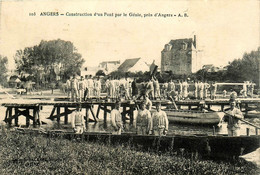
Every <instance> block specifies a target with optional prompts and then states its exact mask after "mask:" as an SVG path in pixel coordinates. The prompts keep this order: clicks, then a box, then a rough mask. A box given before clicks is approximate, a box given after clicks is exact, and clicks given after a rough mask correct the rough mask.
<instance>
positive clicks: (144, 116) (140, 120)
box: [136, 101, 152, 135]
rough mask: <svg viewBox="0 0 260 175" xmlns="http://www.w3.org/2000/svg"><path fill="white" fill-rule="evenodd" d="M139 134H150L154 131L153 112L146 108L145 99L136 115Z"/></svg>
mask: <svg viewBox="0 0 260 175" xmlns="http://www.w3.org/2000/svg"><path fill="white" fill-rule="evenodd" d="M136 127H137V134H139V135H148V134H149V133H150V132H151V131H152V118H151V113H150V111H148V110H147V109H146V108H145V102H144V101H143V102H142V103H141V105H140V109H139V110H138V114H137V117H136Z"/></svg>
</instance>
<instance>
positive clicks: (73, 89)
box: [71, 75, 79, 102]
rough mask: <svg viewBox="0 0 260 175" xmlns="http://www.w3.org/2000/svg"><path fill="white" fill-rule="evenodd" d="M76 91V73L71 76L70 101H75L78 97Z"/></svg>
mask: <svg viewBox="0 0 260 175" xmlns="http://www.w3.org/2000/svg"><path fill="white" fill-rule="evenodd" d="M78 91H79V82H78V80H77V78H76V75H74V76H73V79H72V80H71V101H74V102H75V101H77V99H78V96H79V95H78Z"/></svg>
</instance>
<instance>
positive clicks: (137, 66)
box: [117, 58, 150, 72]
mask: <svg viewBox="0 0 260 175" xmlns="http://www.w3.org/2000/svg"><path fill="white" fill-rule="evenodd" d="M117 70H118V71H119V72H139V71H142V72H145V71H149V70H150V67H149V65H148V64H147V63H146V62H144V61H143V60H142V59H141V58H132V59H126V60H125V61H124V62H123V63H122V64H121V65H120V66H119V67H118V68H117Z"/></svg>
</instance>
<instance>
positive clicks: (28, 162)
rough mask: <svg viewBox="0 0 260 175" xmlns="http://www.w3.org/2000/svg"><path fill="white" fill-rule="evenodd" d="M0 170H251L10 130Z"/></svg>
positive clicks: (0, 141) (0, 144)
mask: <svg viewBox="0 0 260 175" xmlns="http://www.w3.org/2000/svg"><path fill="white" fill-rule="evenodd" d="M0 149H1V152H0V156H1V159H0V174H3V175H4V174H254V173H255V171H256V167H255V166H254V165H252V164H251V163H247V162H245V161H238V162H234V163H232V164H231V163H230V162H214V161H211V160H207V161H206V160H199V159H195V160H194V159H190V158H185V157H183V156H178V155H170V154H156V153H154V152H139V151H136V150H134V149H133V148H130V147H127V146H120V145H117V146H112V145H104V144H102V143H86V142H79V141H69V140H64V139H59V138H45V137H43V136H37V135H35V136H33V135H22V134H15V133H13V134H10V133H8V134H7V135H6V136H2V137H1V138H0Z"/></svg>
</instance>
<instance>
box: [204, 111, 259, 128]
mask: <svg viewBox="0 0 260 175" xmlns="http://www.w3.org/2000/svg"><path fill="white" fill-rule="evenodd" d="M205 109H207V108H205ZM207 110H209V111H212V112H217V111H214V110H212V109H207ZM222 112H223V113H224V114H226V115H228V116H232V117H235V116H233V115H231V114H229V113H227V112H225V111H222ZM235 118H237V119H238V120H241V121H242V122H244V123H246V124H248V125H251V126H253V127H255V128H257V129H260V126H257V125H254V124H253V123H250V122H248V121H246V120H244V119H241V118H238V117H235Z"/></svg>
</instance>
